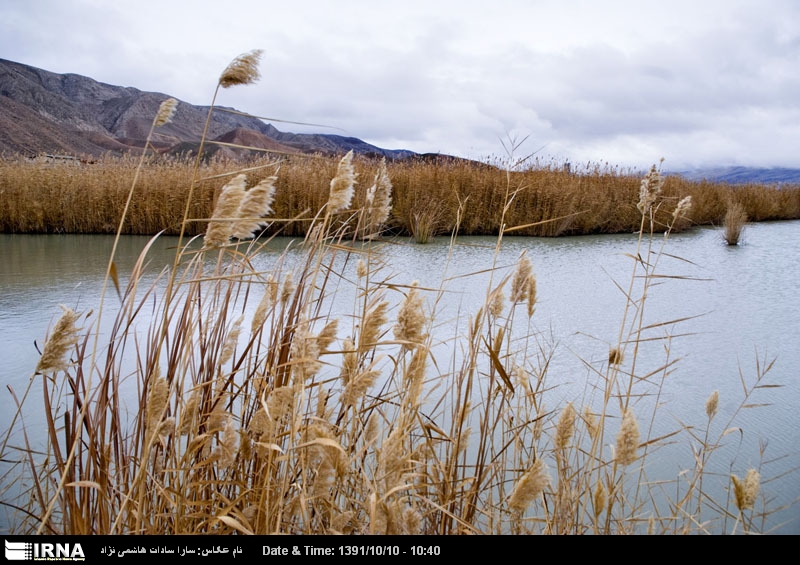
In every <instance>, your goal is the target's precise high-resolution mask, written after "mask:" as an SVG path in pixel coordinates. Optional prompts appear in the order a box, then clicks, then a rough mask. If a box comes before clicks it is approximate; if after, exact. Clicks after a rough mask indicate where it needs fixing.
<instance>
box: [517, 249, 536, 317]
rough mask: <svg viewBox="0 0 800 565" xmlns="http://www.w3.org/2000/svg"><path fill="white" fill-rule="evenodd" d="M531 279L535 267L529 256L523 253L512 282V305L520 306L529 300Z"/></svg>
mask: <svg viewBox="0 0 800 565" xmlns="http://www.w3.org/2000/svg"><path fill="white" fill-rule="evenodd" d="M531 277H533V265H532V264H531V260H530V259H529V258H528V254H527V253H526V252H525V251H523V252H522V254H521V255H520V257H519V261H517V269H516V271H515V272H514V278H513V279H512V280H511V302H512V303H514V304H518V303H520V302H524V301H526V300H527V298H528V291H529V290H530V279H531ZM534 289H535V286H534Z"/></svg>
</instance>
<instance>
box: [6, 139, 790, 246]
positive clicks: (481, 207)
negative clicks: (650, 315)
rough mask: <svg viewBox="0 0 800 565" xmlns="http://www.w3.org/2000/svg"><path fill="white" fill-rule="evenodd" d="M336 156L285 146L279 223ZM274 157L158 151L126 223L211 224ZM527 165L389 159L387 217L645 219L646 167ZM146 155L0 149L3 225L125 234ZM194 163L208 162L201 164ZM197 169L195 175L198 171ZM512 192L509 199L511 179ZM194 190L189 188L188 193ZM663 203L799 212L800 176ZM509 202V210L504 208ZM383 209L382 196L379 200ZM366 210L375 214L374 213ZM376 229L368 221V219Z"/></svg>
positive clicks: (407, 231)
mask: <svg viewBox="0 0 800 565" xmlns="http://www.w3.org/2000/svg"><path fill="white" fill-rule="evenodd" d="M340 158H341V156H338V157H325V156H315V157H283V158H282V159H281V168H280V175H279V176H278V178H277V181H276V185H275V189H276V194H277V195H278V196H277V197H276V200H275V203H274V215H275V217H276V219H279V218H283V219H290V218H300V217H302V218H304V221H295V222H292V223H289V224H287V223H281V222H274V223H273V224H272V226H270V227H269V232H268V233H275V232H276V231H277V230H278V229H281V230H283V231H282V233H283V234H285V235H290V236H304V235H305V234H306V231H307V229H308V227H309V226H310V223H311V217H312V216H313V214H314V213H315V212H316V211H317V210H319V209H320V208H321V207H322V206H323V205H324V204H325V203H326V202H327V199H328V184H329V182H330V180H331V178H332V177H333V176H334V175H335V173H336V168H337V166H338V161H339V159H340ZM274 162H275V159H274V158H272V157H270V156H265V157H262V158H260V159H257V160H254V161H251V162H247V163H245V164H242V163H236V162H233V161H228V160H226V159H225V158H224V157H219V158H212V159H211V160H209V161H205V160H204V161H202V162H200V163H198V162H197V160H196V158H193V157H167V156H164V155H153V154H150V155H148V156H147V157H146V158H145V166H144V167H141V168H140V169H139V178H138V179H137V182H136V187H137V188H136V191H137V194H136V198H134V199H133V200H132V201H131V202H130V210H129V211H128V213H127V215H126V219H125V224H124V226H123V232H122V233H125V234H137V235H154V234H156V233H159V232H161V231H162V230H164V233H166V234H168V235H170V234H177V233H179V232H180V230H181V227H183V228H184V229H185V230H186V231H185V233H186V234H187V235H190V236H191V235H197V234H201V233H203V231H204V230H205V224H204V223H203V222H186V223H184V222H183V219H184V213H185V212H186V210H185V206H186V205H187V202H188V203H189V210H188V214H187V215H186V217H187V218H188V219H203V218H209V217H210V216H211V214H212V211H213V207H214V203H215V201H216V198H217V196H218V193H219V190H220V186H221V185H220V183H219V180H220V177H219V175H224V174H226V173H228V172H230V171H232V170H239V169H244V168H251V167H252V168H253V170H252V171H249V172H248V179H249V180H250V182H252V183H257V182H259V181H261V180H263V179H264V178H266V177H268V176H270V175H272V174H273V172H274V167H272V166H271V165H272V164H273V163H274ZM529 165H530V166H529V168H527V169H525V170H521V171H513V172H510V173H509V172H508V171H505V170H503V169H502V168H501V167H498V166H489V165H483V164H479V163H473V162H466V161H460V160H452V159H438V160H423V159H409V160H404V161H389V162H387V163H386V164H385V167H386V177H387V178H389V179H391V185H392V202H391V213H390V214H389V215H388V216H387V217H386V219H385V222H384V223H385V225H386V227H388V228H390V229H391V232H392V233H394V234H397V235H403V236H413V237H414V238H415V239H416V240H418V241H420V242H422V241H427V240H429V239H430V238H431V237H434V236H436V235H449V234H451V233H453V230H454V228H455V227H456V226H458V232H459V235H498V234H499V230H500V219H501V217H502V218H503V220H504V221H505V222H506V225H507V227H510V226H515V231H514V232H513V235H530V236H545V237H552V236H559V235H583V234H601V233H631V232H635V231H636V230H637V229H638V224H639V219H640V214H639V211H638V210H637V209H636V205H635V204H636V202H637V200H638V192H639V183H640V179H641V176H642V175H641V174H640V173H638V172H635V171H620V170H618V169H615V168H612V167H608V166H605V167H601V166H596V165H592V164H587V165H586V166H585V167H584V168H583V169H579V168H577V167H573V170H572V172H566V171H565V170H564V169H563V167H561V166H559V165H557V164H554V163H545V162H537V161H533V162H531V163H529ZM138 167H139V158H136V159H134V158H112V157H107V158H104V159H101V160H99V161H98V162H96V163H93V164H83V165H81V164H70V163H67V162H60V163H38V162H31V161H27V160H25V159H22V158H17V159H5V160H0V178H2V179H3V181H2V191H3V192H2V196H3V201H4V206H3V207H2V208H0V231H2V232H5V233H115V231H116V228H117V224H118V221H119V214H120V210H122V209H123V207H124V205H125V201H126V199H127V197H128V193H129V188H130V179H131V178H133V176H134V175H135V174H136V172H137V168H138ZM195 167H198V168H199V170H198V173H197V174H196V175H195V173H194V171H195ZM380 167H381V164H380V161H377V160H375V159H369V158H366V157H360V156H354V157H353V168H354V173H355V174H356V176H357V179H358V182H357V184H356V186H355V188H354V194H353V199H352V205H353V208H354V209H362V208H369V207H370V205H369V202H368V200H369V198H370V194H369V189H370V188H371V187H372V186H374V181H373V179H374V177H375V175H376V173H377V171H378V170H379V168H380ZM193 176H194V177H195V181H194V184H193V185H192V184H191V183H190V179H192V178H193ZM509 184H510V185H511V186H512V187H513V191H512V194H513V199H512V201H511V202H510V203H508V202H506V200H505V196H506V188H507V186H509ZM190 191H191V192H192V196H191V199H188V195H189V192H190ZM686 196H690V197H691V201H692V206H691V209H690V210H689V211H688V213H687V214H686V215H684V216H682V217H681V220H680V221H677V222H676V221H673V218H672V216H671V214H672V212H673V210H674V208H675V206H676V205H677V203H678V201H679V200H680V199H681V198H684V197H686ZM663 199H664V202H665V205H664V206H661V207H660V208H659V209H658V210H657V212H656V214H655V217H654V220H655V222H656V226H657V229H660V230H661V231H663V230H664V229H666V226H668V225H671V226H672V229H673V231H682V230H685V229H687V228H691V227H692V226H698V225H721V224H722V223H723V220H724V217H725V214H726V212H727V209H728V202H730V201H736V202H738V203H740V204H741V205H742V206H743V207H744V210H745V212H746V214H747V217H748V218H749V219H750V221H768V220H789V219H797V218H800V187H797V186H782V187H778V186H768V185H744V186H735V185H726V184H722V183H710V182H705V181H704V182H691V181H688V180H685V179H682V178H680V177H674V176H670V177H668V178H666V180H665V183H664V187H663ZM506 208H507V209H506ZM372 209H373V211H375V209H376V207H375V206H372ZM364 221H366V218H365V219H364ZM364 228H365V229H366V226H364Z"/></svg>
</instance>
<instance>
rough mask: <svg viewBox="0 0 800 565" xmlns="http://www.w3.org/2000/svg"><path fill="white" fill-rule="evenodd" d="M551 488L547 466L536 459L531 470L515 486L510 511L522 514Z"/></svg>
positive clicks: (509, 504)
mask: <svg viewBox="0 0 800 565" xmlns="http://www.w3.org/2000/svg"><path fill="white" fill-rule="evenodd" d="M549 486H550V476H549V474H548V470H547V465H546V464H545V462H544V461H543V460H542V459H536V461H535V462H534V463H533V465H531V468H530V469H528V470H527V471H526V472H525V474H524V475H522V477H520V479H519V481H517V484H516V485H515V486H514V491H513V492H512V493H511V498H510V499H509V501H508V509H509V510H511V511H512V512H516V513H518V514H522V513H523V512H525V510H527V509H528V506H530V505H531V503H532V502H533V501H534V500H535V499H536V497H537V496H539V495H541V494H542V493H543V492H544V490H545V489H546V488H548V487H549Z"/></svg>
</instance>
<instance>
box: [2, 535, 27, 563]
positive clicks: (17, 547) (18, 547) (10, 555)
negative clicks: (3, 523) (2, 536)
mask: <svg viewBox="0 0 800 565" xmlns="http://www.w3.org/2000/svg"><path fill="white" fill-rule="evenodd" d="M5 542H6V559H7V560H8V561H29V560H30V559H33V544H32V543H27V542H24V541H8V540H5Z"/></svg>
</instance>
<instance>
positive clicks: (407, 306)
mask: <svg viewBox="0 0 800 565" xmlns="http://www.w3.org/2000/svg"><path fill="white" fill-rule="evenodd" d="M417 286H418V283H417V281H414V282H413V283H412V284H411V290H409V291H408V295H406V298H405V300H404V301H403V304H402V306H401V307H400V312H399V313H398V315H397V324H395V326H394V337H395V338H396V339H397V340H398V341H403V342H409V343H408V344H404V347H413V346H414V345H417V344H420V343H422V341H423V340H425V338H426V337H427V335H426V334H425V331H424V330H425V322H426V318H425V313H424V312H423V308H422V295H421V294H420V293H419V290H418V289H417Z"/></svg>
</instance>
